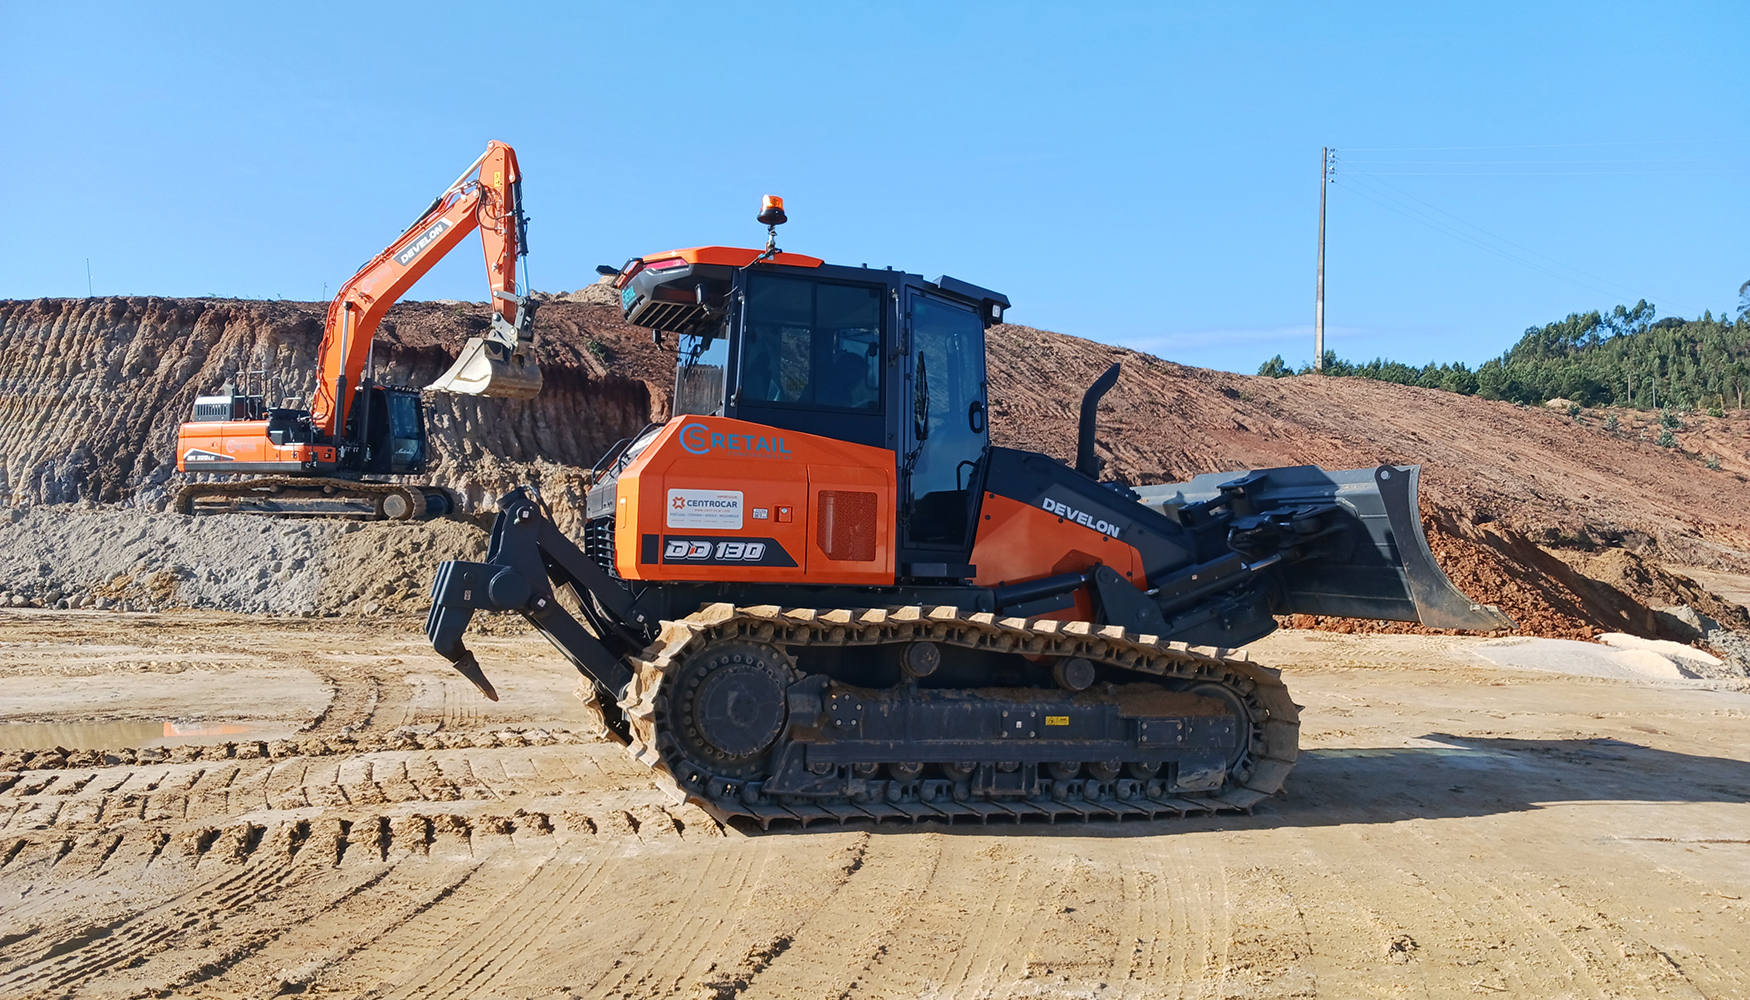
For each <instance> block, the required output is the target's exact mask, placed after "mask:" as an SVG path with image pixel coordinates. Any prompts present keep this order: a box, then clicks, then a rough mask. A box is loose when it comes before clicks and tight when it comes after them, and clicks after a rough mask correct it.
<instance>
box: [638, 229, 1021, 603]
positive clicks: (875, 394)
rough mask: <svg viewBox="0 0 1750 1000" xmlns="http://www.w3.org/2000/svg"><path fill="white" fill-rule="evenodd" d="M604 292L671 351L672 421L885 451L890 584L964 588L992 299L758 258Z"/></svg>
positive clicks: (677, 269)
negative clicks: (890, 472)
mask: <svg viewBox="0 0 1750 1000" xmlns="http://www.w3.org/2000/svg"><path fill="white" fill-rule="evenodd" d="M762 221H764V216H763V215H762ZM608 270H612V269H608ZM615 284H616V287H617V288H618V289H619V290H620V303H621V307H622V309H623V310H624V312H625V316H626V321H627V322H628V323H633V324H636V325H638V326H645V327H649V328H650V329H651V330H652V331H653V336H655V337H656V338H657V339H658V340H659V341H660V340H661V339H662V337H663V335H664V334H669V333H672V334H675V335H676V337H677V341H676V344H675V350H676V355H677V359H676V369H675V394H674V413H675V414H676V415H677V416H678V415H681V414H688V413H695V414H702V415H714V416H723V417H729V418H733V419H739V420H747V421H752V422H755V423H760V424H764V425H767V426H770V427H776V428H782V429H787V430H796V431H802V432H806V433H809V434H817V435H820V436H822V437H829V438H834V439H837V440H841V441H848V442H852V443H855V444H862V445H870V446H874V447H878V448H885V449H888V450H890V451H892V452H894V454H895V456H896V457H895V461H896V463H897V466H898V469H899V472H900V511H899V522H900V523H899V529H900V545H899V552H898V558H899V562H900V564H901V572H900V575H901V576H904V577H908V578H911V579H930V578H941V579H962V578H965V577H967V576H970V575H971V567H970V566H969V565H968V563H969V559H970V554H971V549H972V543H973V535H974V534H975V532H974V521H975V518H976V512H977V510H978V506H979V504H978V496H979V491H980V490H981V489H982V488H983V480H984V475H985V471H986V468H987V465H988V456H989V451H990V433H989V420H988V414H989V399H988V385H987V383H986V380H985V353H984V352H985V343H984V332H985V329H986V328H987V327H989V326H990V325H992V324H994V323H999V322H1001V321H1002V317H1003V311H1004V310H1006V309H1007V308H1008V306H1009V300H1008V298H1007V296H1004V295H1002V294H1000V293H998V292H993V291H990V290H988V289H985V288H980V287H978V286H977V285H973V284H969V283H967V282H964V281H959V280H956V279H954V278H950V277H945V276H944V277H939V278H936V279H935V280H934V281H927V280H925V279H924V278H923V277H922V276H920V275H915V274H908V273H906V272H903V271H894V270H891V269H880V270H877V269H873V268H867V267H841V266H837V265H831V264H827V263H826V262H824V261H822V260H820V259H818V258H815V257H808V256H804V255H802V254H794V253H784V252H782V251H778V250H776V249H775V247H773V246H770V245H768V247H767V248H766V250H765V251H764V252H761V251H758V250H753V249H746V248H737V247H691V248H688V249H684V250H673V251H669V252H667V253H662V254H654V255H651V256H648V257H643V258H638V259H636V260H633V261H631V262H630V263H629V264H628V265H627V266H626V267H625V268H623V269H621V270H620V272H619V276H618V278H617V280H616V282H615Z"/></svg>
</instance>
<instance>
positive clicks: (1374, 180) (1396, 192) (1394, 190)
mask: <svg viewBox="0 0 1750 1000" xmlns="http://www.w3.org/2000/svg"><path fill="white" fill-rule="evenodd" d="M1350 173H1351V174H1353V175H1359V179H1363V181H1362V182H1363V183H1364V184H1372V185H1376V186H1377V187H1380V188H1384V189H1386V191H1389V192H1391V193H1390V194H1386V193H1385V192H1381V191H1377V190H1376V191H1374V192H1373V193H1374V194H1376V195H1380V196H1381V197H1384V198H1387V199H1391V198H1393V197H1394V196H1395V197H1398V198H1403V199H1408V200H1409V201H1413V202H1416V203H1417V204H1420V205H1424V206H1426V207H1427V208H1428V209H1430V210H1432V211H1434V212H1436V213H1438V214H1440V215H1443V216H1445V217H1446V218H1448V219H1451V220H1452V221H1453V222H1455V223H1457V224H1458V225H1460V226H1463V227H1465V228H1467V229H1471V230H1475V231H1476V232H1477V233H1479V234H1481V235H1482V236H1485V237H1487V238H1488V239H1491V240H1495V241H1497V242H1500V243H1504V244H1506V245H1507V246H1510V247H1513V248H1514V249H1516V250H1519V251H1522V252H1524V253H1527V254H1530V255H1531V256H1533V257H1537V258H1539V259H1541V260H1544V261H1547V262H1549V263H1550V264H1553V265H1554V266H1556V267H1558V268H1561V269H1563V270H1566V271H1572V272H1573V273H1574V274H1578V275H1580V276H1581V277H1584V278H1586V279H1588V280H1590V281H1592V282H1596V283H1598V284H1600V285H1608V286H1610V288H1614V289H1616V291H1615V292H1612V291H1609V290H1608V289H1605V288H1600V287H1597V286H1595V285H1588V284H1587V283H1586V282H1582V281H1576V280H1575V279H1574V278H1572V277H1569V276H1568V275H1564V274H1559V273H1556V272H1554V271H1550V270H1549V269H1547V268H1544V267H1541V266H1539V265H1537V264H1535V263H1532V262H1530V261H1525V260H1519V259H1518V258H1517V257H1515V256H1513V255H1512V254H1510V253H1505V252H1502V251H1500V250H1498V249H1496V248H1494V247H1490V246H1487V245H1486V244H1484V243H1482V242H1480V241H1478V240H1476V239H1475V238H1473V237H1470V236H1469V234H1465V233H1461V232H1455V231H1452V230H1451V229H1450V227H1448V226H1447V225H1446V224H1445V223H1441V222H1439V221H1438V220H1432V219H1424V218H1418V217H1417V216H1421V215H1425V213H1423V212H1421V211H1419V210H1417V209H1414V208H1407V206H1394V205H1391V204H1387V203H1386V202H1382V201H1379V200H1377V199H1375V198H1367V196H1366V194H1365V192H1364V189H1363V188H1360V187H1356V186H1354V185H1348V187H1349V190H1351V191H1353V192H1355V193H1356V194H1360V195H1362V197H1363V198H1366V200H1368V201H1372V202H1374V204H1376V205H1380V206H1381V207H1382V208H1386V209H1388V210H1390V211H1393V212H1396V213H1397V214H1399V215H1403V216H1404V217H1405V218H1408V219H1410V220H1411V221H1414V222H1420V223H1421V224H1423V225H1425V226H1428V227H1429V228H1431V229H1434V230H1436V231H1438V232H1442V233H1445V234H1446V235H1448V236H1452V237H1453V238H1454V239H1458V240H1460V241H1461V242H1464V243H1468V244H1470V245H1472V246H1475V247H1477V248H1478V249H1481V250H1485V251H1487V252H1489V253H1492V254H1495V255H1496V256H1498V257H1502V258H1503V259H1506V260H1511V261H1514V262H1515V263H1518V264H1520V265H1522V266H1525V267H1529V268H1532V269H1533V270H1536V271H1539V272H1542V273H1544V274H1548V275H1550V276H1551V277H1555V278H1560V279H1561V280H1563V281H1566V282H1568V283H1569V284H1573V285H1577V286H1579V287H1581V288H1588V289H1589V290H1591V291H1594V292H1597V293H1599V294H1601V295H1627V296H1632V297H1635V298H1641V299H1644V298H1646V297H1647V296H1646V295H1645V294H1643V291H1642V290H1639V289H1635V288H1632V287H1631V286H1628V285H1624V284H1622V283H1620V282H1616V281H1611V280H1610V279H1608V278H1603V277H1599V276H1598V275H1596V274H1592V273H1590V272H1588V271H1584V270H1581V269H1580V268H1577V267H1574V266H1573V265H1571V264H1564V263H1563V262H1561V261H1559V260H1556V259H1555V258H1553V257H1550V256H1548V255H1547V254H1542V253H1539V252H1537V251H1536V250H1533V249H1531V248H1530V247H1527V246H1523V245H1521V244H1519V243H1515V242H1513V241H1512V240H1509V239H1507V238H1506V237H1504V236H1500V235H1497V234H1495V233H1492V232H1489V231H1488V230H1486V229H1484V228H1482V227H1481V226H1478V225H1476V224H1474V223H1471V222H1467V221H1465V220H1464V219H1461V218H1459V217H1458V216H1456V215H1453V214H1452V213H1451V212H1448V211H1446V210H1445V209H1443V208H1440V207H1439V206H1437V205H1434V204H1431V203H1429V202H1427V201H1424V200H1423V199H1421V198H1418V197H1416V196H1415V195H1413V194H1410V193H1409V192H1408V191H1405V190H1403V189H1402V188H1400V187H1397V186H1396V185H1394V184H1390V183H1387V182H1386V181H1382V180H1379V179H1378V176H1377V175H1375V174H1372V173H1369V172H1368V171H1365V170H1359V169H1356V170H1353V171H1351V172H1350ZM1406 208H1407V211H1406V210H1405V209H1406ZM1410 213H1414V214H1410ZM1688 306H1689V304H1687V303H1680V304H1678V308H1679V309H1680V310H1682V311H1685V312H1688V311H1692V310H1690V309H1689V308H1688ZM1696 315H1700V313H1696Z"/></svg>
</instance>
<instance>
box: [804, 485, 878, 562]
mask: <svg viewBox="0 0 1750 1000" xmlns="http://www.w3.org/2000/svg"><path fill="white" fill-rule="evenodd" d="M875 509H876V503H875V494H873V493H862V492H857V491H850V490H821V491H820V506H819V509H818V510H819V513H818V515H817V516H816V518H815V525H816V528H815V537H816V540H817V541H818V543H819V544H820V548H821V551H823V552H825V553H826V557H827V558H828V559H834V560H838V561H840V562H869V561H871V560H873V559H874V558H875Z"/></svg>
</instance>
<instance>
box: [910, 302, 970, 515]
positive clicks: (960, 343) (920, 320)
mask: <svg viewBox="0 0 1750 1000" xmlns="http://www.w3.org/2000/svg"><path fill="white" fill-rule="evenodd" d="M911 336H912V352H913V357H912V386H911V392H912V401H911V406H910V407H909V408H908V409H909V411H910V412H909V413H908V418H909V420H910V422H911V424H912V427H911V436H912V440H913V442H914V447H915V449H916V451H915V458H914V460H913V463H912V469H911V501H912V518H911V540H912V541H913V542H914V543H915V542H931V543H948V544H960V543H961V542H962V540H963V539H964V538H965V537H966V532H967V528H968V522H967V520H966V517H967V513H968V511H969V505H970V503H971V497H970V495H969V494H968V492H967V490H968V487H969V486H970V485H971V480H972V472H973V469H974V467H975V466H976V463H977V462H978V461H979V459H980V458H982V457H983V455H984V449H985V445H986V443H987V442H988V441H989V431H988V429H987V427H986V426H985V424H986V419H985V418H986V414H985V403H984V323H983V322H981V321H980V319H979V317H978V315H977V314H976V313H974V312H973V311H972V310H970V309H965V308H962V307H960V306H955V305H950V304H948V303H946V302H940V301H937V300H934V299H929V298H923V297H918V298H915V299H913V300H912V304H911Z"/></svg>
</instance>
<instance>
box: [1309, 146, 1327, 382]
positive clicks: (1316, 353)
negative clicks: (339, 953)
mask: <svg viewBox="0 0 1750 1000" xmlns="http://www.w3.org/2000/svg"><path fill="white" fill-rule="evenodd" d="M1330 180H1331V147H1329V146H1325V147H1322V148H1321V149H1320V151H1319V289H1318V297H1317V301H1316V303H1315V304H1314V306H1313V371H1315V372H1322V371H1324V370H1325V187H1326V185H1328V184H1329V183H1330Z"/></svg>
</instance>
